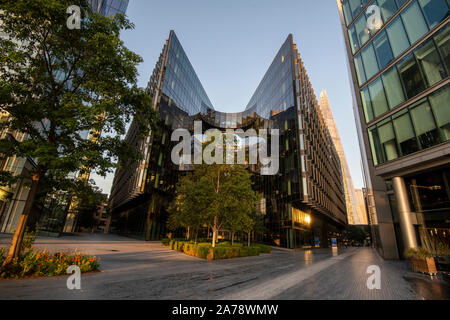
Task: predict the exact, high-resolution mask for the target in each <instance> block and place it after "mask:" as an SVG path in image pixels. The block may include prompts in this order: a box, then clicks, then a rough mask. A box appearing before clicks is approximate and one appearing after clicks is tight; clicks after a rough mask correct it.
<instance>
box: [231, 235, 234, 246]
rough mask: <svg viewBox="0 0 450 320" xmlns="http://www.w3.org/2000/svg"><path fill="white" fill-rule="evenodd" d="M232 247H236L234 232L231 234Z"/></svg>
mask: <svg viewBox="0 0 450 320" xmlns="http://www.w3.org/2000/svg"><path fill="white" fill-rule="evenodd" d="M231 246H234V232H231Z"/></svg>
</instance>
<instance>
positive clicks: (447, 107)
mask: <svg viewBox="0 0 450 320" xmlns="http://www.w3.org/2000/svg"><path fill="white" fill-rule="evenodd" d="M430 103H431V107H432V108H433V112H434V115H435V116H436V122H437V125H438V127H439V128H440V130H441V134H442V138H443V140H444V141H447V140H450V86H448V85H447V86H446V87H444V88H442V89H440V90H439V91H437V92H436V93H434V94H433V95H431V96H430Z"/></svg>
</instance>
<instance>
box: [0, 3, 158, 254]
mask: <svg viewBox="0 0 450 320" xmlns="http://www.w3.org/2000/svg"><path fill="white" fill-rule="evenodd" d="M74 4H76V5H79V6H80V8H81V9H82V13H83V19H82V21H81V28H80V29H79V30H77V29H75V30H69V29H68V28H67V23H66V22H67V19H68V17H69V16H68V14H67V13H66V10H67V8H68V7H69V6H70V5H74ZM0 21H2V25H1V28H2V31H3V32H5V33H6V34H7V35H8V38H1V39H0V101H1V105H0V108H1V111H2V112H6V113H7V114H9V117H8V118H7V119H6V120H4V121H2V122H1V123H0V130H8V131H10V132H14V131H20V132H23V133H24V134H26V138H25V139H24V140H23V141H17V140H15V139H8V140H7V139H5V140H2V141H0V154H2V155H4V156H17V157H24V158H27V157H30V158H33V159H35V160H36V162H37V167H36V169H35V170H34V172H33V173H32V184H31V186H30V195H29V198H28V201H27V203H26V205H25V208H24V211H23V214H22V215H21V218H20V222H19V225H18V227H17V230H16V232H15V234H14V237H13V242H12V245H11V248H10V250H9V254H8V257H7V260H6V263H9V262H11V261H12V259H13V258H17V257H18V253H19V248H20V243H21V242H22V239H23V234H24V232H25V226H26V224H27V220H28V217H29V215H30V212H31V209H32V208H33V204H34V202H35V199H36V194H37V192H38V190H39V189H40V186H41V185H42V184H45V181H50V182H49V183H47V184H48V185H52V184H54V183H56V184H59V181H62V180H64V183H63V185H65V187H66V188H67V190H70V189H72V190H75V189H77V188H75V187H74V185H75V184H76V183H77V179H72V180H70V179H68V178H67V177H68V174H69V173H73V172H79V173H80V175H85V174H87V173H88V172H90V171H91V170H93V171H95V172H97V173H98V174H100V175H102V176H105V175H106V174H107V173H108V172H111V171H112V170H113V169H114V168H115V167H117V163H118V159H119V158H120V159H139V158H140V157H141V155H140V153H139V151H138V150H137V149H136V148H135V147H134V146H130V145H127V144H126V143H125V142H124V141H123V140H121V139H120V135H123V134H124V133H125V128H126V124H127V123H128V122H129V121H130V119H131V118H132V117H135V119H137V120H138V121H139V122H140V124H141V126H140V128H141V132H140V134H142V135H145V134H147V133H148V131H149V130H150V125H149V124H151V123H153V121H154V119H155V112H154V111H153V110H152V107H151V101H150V97H149V96H148V95H147V94H146V92H145V90H143V89H141V88H138V87H137V85H136V82H137V75H138V73H137V69H136V67H137V65H138V64H139V63H140V62H142V58H141V57H140V56H139V55H137V54H135V53H134V52H132V51H130V50H129V49H127V48H126V47H125V46H124V43H123V42H122V41H121V40H120V38H119V34H120V32H121V31H122V30H129V29H132V28H133V24H132V23H131V22H130V21H129V20H128V19H127V18H126V17H125V16H124V15H116V16H115V17H112V18H107V17H103V16H101V15H99V14H95V13H93V12H92V10H91V9H90V6H89V4H88V2H87V1H86V0H78V1H74V0H3V1H1V5H0ZM86 131H87V132H90V136H89V137H88V138H86V137H85V136H84V135H83V134H82V133H83V132H86ZM102 132H103V133H104V134H102ZM2 177H3V178H5V179H4V180H5V181H6V183H8V181H7V180H8V179H7V178H8V177H7V175H5V174H4V175H2ZM5 181H4V182H5Z"/></svg>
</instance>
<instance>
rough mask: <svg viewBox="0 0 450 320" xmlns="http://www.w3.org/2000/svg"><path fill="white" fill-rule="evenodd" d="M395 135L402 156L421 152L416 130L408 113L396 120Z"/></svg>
mask: <svg viewBox="0 0 450 320" xmlns="http://www.w3.org/2000/svg"><path fill="white" fill-rule="evenodd" d="M394 128H395V134H396V135H397V143H398V147H399V150H400V153H401V155H402V156H404V155H407V154H410V153H413V152H416V151H418V150H419V145H418V144H417V140H416V137H415V135H414V130H413V127H412V124H411V120H410V118H409V114H408V113H404V114H403V115H401V116H399V117H397V118H395V119H394Z"/></svg>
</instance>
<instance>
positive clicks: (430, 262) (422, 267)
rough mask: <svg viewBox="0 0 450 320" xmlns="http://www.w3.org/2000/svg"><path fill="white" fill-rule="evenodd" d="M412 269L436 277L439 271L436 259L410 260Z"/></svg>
mask: <svg viewBox="0 0 450 320" xmlns="http://www.w3.org/2000/svg"><path fill="white" fill-rule="evenodd" d="M410 263H411V267H412V269H413V270H414V271H415V272H422V273H425V274H429V275H436V274H437V269H436V264H435V263H434V258H425V259H417V258H412V259H411V260H410Z"/></svg>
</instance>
